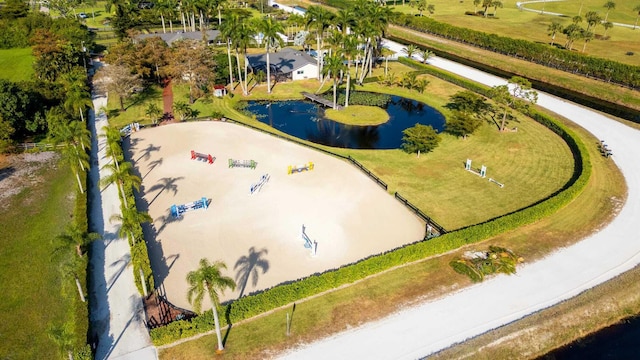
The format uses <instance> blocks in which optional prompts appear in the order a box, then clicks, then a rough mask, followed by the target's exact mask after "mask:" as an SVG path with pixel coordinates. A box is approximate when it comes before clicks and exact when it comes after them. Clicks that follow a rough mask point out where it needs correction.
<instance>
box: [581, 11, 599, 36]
mask: <svg viewBox="0 0 640 360" xmlns="http://www.w3.org/2000/svg"><path fill="white" fill-rule="evenodd" d="M584 18H585V19H586V20H587V31H589V30H591V28H594V29H595V27H596V26H598V25H599V24H600V23H601V22H602V17H601V16H600V14H598V13H597V12H595V11H589V12H587V13H586V14H585V15H584Z"/></svg>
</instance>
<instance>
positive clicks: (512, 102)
mask: <svg viewBox="0 0 640 360" xmlns="http://www.w3.org/2000/svg"><path fill="white" fill-rule="evenodd" d="M508 83H509V85H498V86H494V87H493V89H492V96H491V98H492V99H493V101H495V102H496V103H497V104H498V106H500V108H501V109H502V111H503V114H502V120H501V122H500V131H504V129H505V126H506V122H507V115H508V114H509V113H510V112H511V109H516V110H521V109H524V108H526V106H528V103H532V104H535V103H536V102H537V101H538V93H537V92H535V91H533V90H531V82H529V80H527V79H524V78H521V77H519V76H514V77H512V78H511V79H510V80H509V82H508Z"/></svg>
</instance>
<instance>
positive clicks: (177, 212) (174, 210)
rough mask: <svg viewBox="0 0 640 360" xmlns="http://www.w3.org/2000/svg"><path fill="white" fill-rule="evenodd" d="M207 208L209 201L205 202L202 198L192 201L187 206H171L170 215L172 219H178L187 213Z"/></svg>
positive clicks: (205, 199)
mask: <svg viewBox="0 0 640 360" xmlns="http://www.w3.org/2000/svg"><path fill="white" fill-rule="evenodd" d="M208 207H209V201H208V200H207V198H205V197H203V198H201V199H198V200H196V201H192V202H190V203H187V204H183V205H171V215H172V216H173V217H174V218H179V217H182V215H183V214H184V213H186V212H187V211H191V210H198V209H205V210H206V209H207V208H208Z"/></svg>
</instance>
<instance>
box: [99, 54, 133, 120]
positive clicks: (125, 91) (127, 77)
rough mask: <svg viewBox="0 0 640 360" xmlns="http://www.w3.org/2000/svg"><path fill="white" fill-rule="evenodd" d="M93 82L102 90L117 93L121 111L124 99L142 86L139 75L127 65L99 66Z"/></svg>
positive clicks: (123, 108) (123, 109)
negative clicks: (133, 72) (132, 71)
mask: <svg viewBox="0 0 640 360" xmlns="http://www.w3.org/2000/svg"><path fill="white" fill-rule="evenodd" d="M93 83H94V85H96V87H97V88H98V89H99V90H101V91H102V92H109V93H112V94H115V95H117V96H118V100H119V103H120V110H121V111H126V109H125V107H124V100H125V99H128V98H129V97H131V95H133V93H134V91H135V90H136V89H138V88H140V87H141V86H142V80H141V79H140V76H139V75H137V74H132V73H131V71H130V70H129V69H128V68H127V67H125V66H122V65H109V66H103V67H101V68H100V69H99V70H98V72H97V73H96V76H95V77H94V81H93Z"/></svg>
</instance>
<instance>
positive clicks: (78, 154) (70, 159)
mask: <svg viewBox="0 0 640 360" xmlns="http://www.w3.org/2000/svg"><path fill="white" fill-rule="evenodd" d="M62 156H63V158H64V159H65V160H66V162H67V164H68V165H69V167H70V168H71V171H72V172H73V174H74V175H75V176H76V180H77V181H78V188H79V189H80V192H81V193H83V194H84V189H83V187H82V181H81V180H80V173H81V172H82V173H83V174H84V172H85V169H87V168H89V155H88V154H87V153H86V152H84V151H78V148H76V147H73V146H65V147H64V148H63V149H62Z"/></svg>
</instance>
